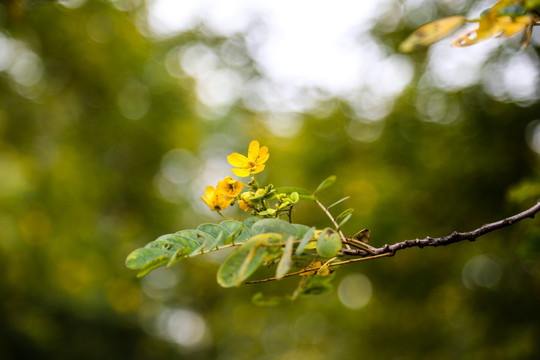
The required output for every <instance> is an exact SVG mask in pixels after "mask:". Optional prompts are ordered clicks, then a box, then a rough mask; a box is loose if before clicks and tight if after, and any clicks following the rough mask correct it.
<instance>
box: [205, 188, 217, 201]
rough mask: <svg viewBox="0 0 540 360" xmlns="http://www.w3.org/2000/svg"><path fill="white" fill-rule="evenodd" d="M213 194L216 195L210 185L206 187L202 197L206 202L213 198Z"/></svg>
mask: <svg viewBox="0 0 540 360" xmlns="http://www.w3.org/2000/svg"><path fill="white" fill-rule="evenodd" d="M215 193H216V189H214V187H213V186H211V185H208V186H207V187H206V189H205V190H204V196H205V197H206V198H207V199H208V200H211V199H212V198H213V197H214V195H215Z"/></svg>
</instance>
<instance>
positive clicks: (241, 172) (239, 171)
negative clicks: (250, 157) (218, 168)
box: [232, 169, 250, 177]
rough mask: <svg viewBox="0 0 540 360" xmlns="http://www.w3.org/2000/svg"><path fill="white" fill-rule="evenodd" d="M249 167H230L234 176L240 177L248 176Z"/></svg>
mask: <svg viewBox="0 0 540 360" xmlns="http://www.w3.org/2000/svg"><path fill="white" fill-rule="evenodd" d="M249 170H250V169H232V172H233V173H234V174H235V175H236V176H240V177H247V176H249V173H250V171H249Z"/></svg>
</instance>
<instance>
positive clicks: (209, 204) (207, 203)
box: [201, 195, 212, 209]
mask: <svg viewBox="0 0 540 360" xmlns="http://www.w3.org/2000/svg"><path fill="white" fill-rule="evenodd" d="M201 199H202V201H204V203H205V204H206V205H208V206H209V207H210V209H211V208H212V204H211V203H210V202H209V201H208V200H207V199H206V198H205V197H204V196H202V195H201Z"/></svg>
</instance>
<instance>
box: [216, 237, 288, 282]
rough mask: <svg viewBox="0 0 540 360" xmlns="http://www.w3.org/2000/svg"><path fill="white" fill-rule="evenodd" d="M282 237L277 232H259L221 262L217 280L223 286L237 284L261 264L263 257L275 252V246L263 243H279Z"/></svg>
mask: <svg viewBox="0 0 540 360" xmlns="http://www.w3.org/2000/svg"><path fill="white" fill-rule="evenodd" d="M282 242H283V238H282V237H281V235H279V234H260V235H256V236H253V237H252V238H251V239H249V240H248V241H247V242H245V243H244V244H243V245H242V246H240V247H239V248H238V249H236V250H235V251H234V252H232V253H231V254H230V255H229V256H228V257H227V258H226V259H225V261H224V262H223V264H221V266H220V268H219V270H218V273H217V282H218V284H219V285H221V286H223V287H233V286H239V285H241V284H242V282H243V281H244V280H246V279H247V278H248V277H249V276H250V275H251V274H253V273H254V272H255V270H257V268H258V267H259V266H261V265H262V263H263V262H264V260H265V258H266V257H267V256H268V255H270V254H272V253H274V252H275V247H268V246H265V245H270V244H279V243H282Z"/></svg>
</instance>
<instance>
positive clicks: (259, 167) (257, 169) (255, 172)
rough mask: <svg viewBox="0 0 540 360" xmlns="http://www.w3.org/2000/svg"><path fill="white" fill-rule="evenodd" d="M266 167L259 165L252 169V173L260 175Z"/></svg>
mask: <svg viewBox="0 0 540 360" xmlns="http://www.w3.org/2000/svg"><path fill="white" fill-rule="evenodd" d="M265 166H266V165H257V166H255V167H252V168H251V173H252V174H258V173H260V172H261V171H263V170H264V167H265ZM248 170H249V169H248ZM238 176H240V175H238Z"/></svg>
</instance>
